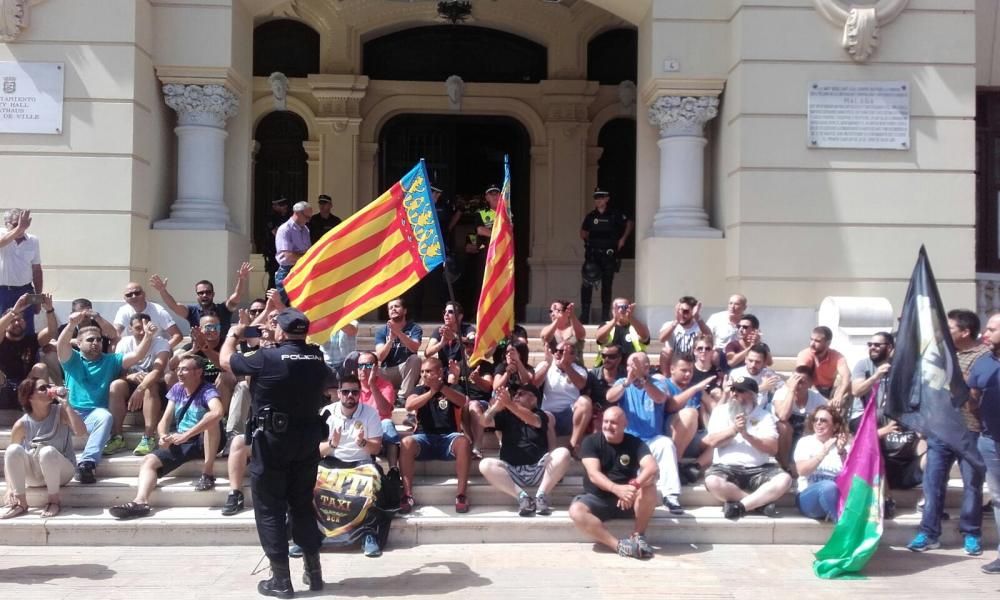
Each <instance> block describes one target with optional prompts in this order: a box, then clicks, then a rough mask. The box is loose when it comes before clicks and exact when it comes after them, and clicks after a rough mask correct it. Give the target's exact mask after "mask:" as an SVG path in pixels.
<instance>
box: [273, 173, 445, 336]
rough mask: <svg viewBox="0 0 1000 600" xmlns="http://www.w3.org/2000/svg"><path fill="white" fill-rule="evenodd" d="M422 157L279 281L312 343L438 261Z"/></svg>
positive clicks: (434, 219) (435, 226) (439, 247)
mask: <svg viewBox="0 0 1000 600" xmlns="http://www.w3.org/2000/svg"><path fill="white" fill-rule="evenodd" d="M441 240H442V237H441V228H440V227H439V226H438V222H437V213H436V212H435V210H434V201H433V200H432V199H431V197H430V182H428V180H427V171H426V169H425V167H424V162H423V160H421V161H420V163H419V164H418V165H417V166H415V167H413V169H412V170H411V171H410V172H409V173H407V174H406V175H404V176H403V178H402V179H400V180H399V181H398V182H396V183H395V184H393V186H392V187H391V188H389V190H388V191H387V192H385V193H384V194H382V195H381V196H379V197H378V198H377V199H375V200H374V201H373V202H371V203H370V204H368V206H365V207H364V208H363V209H361V210H360V211H358V212H357V213H355V214H354V215H352V216H350V217H349V218H347V219H346V220H344V222H343V223H341V224H340V225H338V226H337V227H335V228H334V229H332V230H331V231H329V232H327V234H326V235H324V236H323V237H322V238H321V239H320V240H319V241H318V242H316V243H315V244H313V245H312V246H311V247H310V248H309V250H308V251H307V252H306V253H305V255H304V256H302V258H300V259H299V260H298V262H296V263H295V267H294V268H292V271H291V272H290V273H289V274H288V276H287V277H286V278H285V283H284V285H285V292H286V293H287V294H288V298H289V300H290V301H291V304H292V305H293V306H294V307H295V308H297V309H299V310H301V311H302V312H304V313H305V314H306V316H307V317H309V321H310V325H309V339H310V341H313V342H317V343H323V342H326V341H327V340H328V339H329V338H330V334H331V333H332V332H335V331H338V330H340V329H341V328H342V327H343V326H344V325H346V324H348V323H350V322H351V320H353V319H356V318H358V317H359V316H361V315H363V314H365V313H367V312H370V311H371V310H374V309H375V308H377V307H379V306H381V305H382V304H385V303H386V302H388V301H389V300H392V299H393V298H396V297H397V296H400V295H401V294H402V293H403V292H405V291H406V290H408V289H410V288H411V287H413V285H414V284H416V283H417V282H418V281H420V279H421V278H422V277H424V276H425V275H427V273H429V272H430V271H432V270H433V269H434V268H435V267H437V266H439V265H441V264H442V263H443V262H444V247H443V244H442V243H441Z"/></svg>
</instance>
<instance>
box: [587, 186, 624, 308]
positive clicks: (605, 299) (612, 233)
mask: <svg viewBox="0 0 1000 600" xmlns="http://www.w3.org/2000/svg"><path fill="white" fill-rule="evenodd" d="M610 200H611V194H609V193H608V192H607V191H605V190H602V189H601V188H595V189H594V210H592V211H590V212H589V213H587V216H586V217H584V218H583V224H582V225H580V239H582V240H583V247H584V263H583V269H582V275H583V283H582V284H581V285H580V305H581V308H582V309H583V310H582V313H583V322H584V323H589V322H590V303H591V299H592V297H593V293H594V286H595V285H598V284H599V285H600V286H601V314H602V315H605V316H606V315H610V314H611V284H612V283H613V282H614V279H615V273H617V272H618V269H619V266H620V265H621V261H620V260H619V259H618V255H619V254H620V253H621V251H622V248H624V247H625V241H626V240H627V239H628V236H629V235H631V234H632V227H633V225H632V220H631V219H629V218H628V216H627V215H625V214H624V213H622V212H621V211H619V210H617V209H615V208H612V207H610V206H608V202H609V201H610Z"/></svg>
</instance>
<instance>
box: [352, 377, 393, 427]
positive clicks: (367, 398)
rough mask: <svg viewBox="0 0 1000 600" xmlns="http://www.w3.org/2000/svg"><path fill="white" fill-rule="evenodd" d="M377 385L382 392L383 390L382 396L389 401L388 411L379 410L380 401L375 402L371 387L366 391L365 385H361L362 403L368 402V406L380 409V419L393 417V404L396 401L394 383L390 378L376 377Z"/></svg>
mask: <svg viewBox="0 0 1000 600" xmlns="http://www.w3.org/2000/svg"><path fill="white" fill-rule="evenodd" d="M375 386H376V387H377V388H378V390H379V391H380V392H382V397H383V398H385V401H386V402H388V403H389V410H388V412H382V411H381V410H379V407H378V403H377V402H375V399H374V398H372V392H371V390H370V389H369V390H367V391H366V390H365V387H364V386H363V385H362V386H361V403H362V404H367V405H368V406H370V407H372V408H374V409H375V410H376V411H378V417H379V418H380V419H391V418H392V404H393V402H395V401H396V389H395V388H394V387H392V383H390V382H389V380H387V379H383V378H381V377H378V378H376V379H375Z"/></svg>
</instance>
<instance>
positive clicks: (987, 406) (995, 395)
mask: <svg viewBox="0 0 1000 600" xmlns="http://www.w3.org/2000/svg"><path fill="white" fill-rule="evenodd" d="M969 387H970V388H972V389H974V390H980V391H981V392H982V400H981V404H980V405H979V414H980V418H981V419H982V421H983V433H988V434H989V436H990V437H992V438H993V439H994V440H996V439H1000V360H998V359H997V357H996V355H994V354H993V353H992V352H990V353H988V354H984V355H982V356H980V357H979V358H977V359H976V362H974V363H972V369H971V370H970V371H969Z"/></svg>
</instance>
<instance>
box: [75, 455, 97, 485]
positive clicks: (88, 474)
mask: <svg viewBox="0 0 1000 600" xmlns="http://www.w3.org/2000/svg"><path fill="white" fill-rule="evenodd" d="M95 469H96V467H95V466H94V463H92V462H90V461H89V460H86V461H83V462H82V463H80V464H78V465H77V466H76V480H77V481H79V482H80V483H97V476H96V475H95V474H94V470H95Z"/></svg>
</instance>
